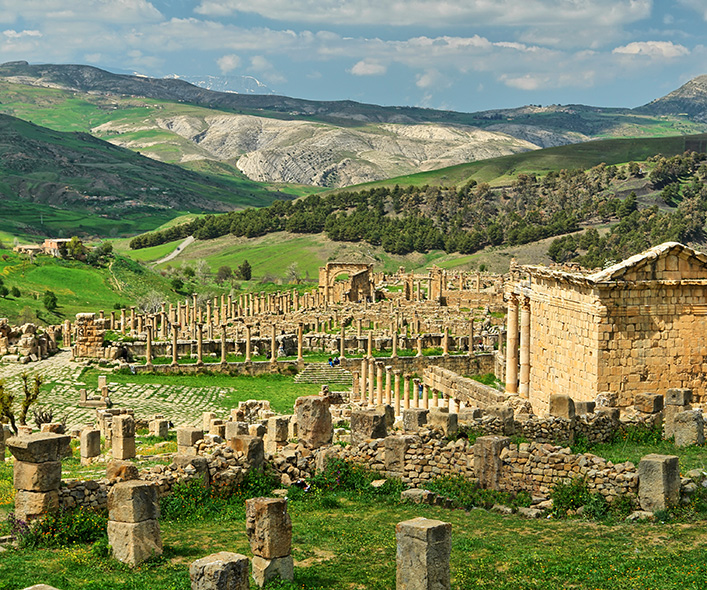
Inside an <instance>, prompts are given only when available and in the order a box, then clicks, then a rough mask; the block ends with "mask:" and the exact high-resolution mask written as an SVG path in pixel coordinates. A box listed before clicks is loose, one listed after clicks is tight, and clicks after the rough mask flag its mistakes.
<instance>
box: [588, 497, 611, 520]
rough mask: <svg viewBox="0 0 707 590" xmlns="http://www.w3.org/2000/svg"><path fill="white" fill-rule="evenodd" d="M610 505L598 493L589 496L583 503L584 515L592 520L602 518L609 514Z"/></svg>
mask: <svg viewBox="0 0 707 590" xmlns="http://www.w3.org/2000/svg"><path fill="white" fill-rule="evenodd" d="M609 510H610V506H609V503H608V502H607V501H606V498H605V497H604V496H602V495H601V494H599V493H594V494H591V495H590V496H589V500H587V503H586V504H585V505H584V516H586V517H587V518H591V519H592V520H603V519H604V518H606V517H607V516H608V515H609Z"/></svg>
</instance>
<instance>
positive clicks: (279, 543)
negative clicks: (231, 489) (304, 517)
mask: <svg viewBox="0 0 707 590" xmlns="http://www.w3.org/2000/svg"><path fill="white" fill-rule="evenodd" d="M245 510H246V513H245V527H246V534H247V535H248V541H249V542H250V548H251V551H252V552H253V555H258V556H260V557H264V558H265V559H272V558H274V557H285V556H287V555H289V554H290V552H291V549H292V520H291V519H290V515H289V514H288V513H287V500H285V499H284V498H251V499H249V500H246V503H245Z"/></svg>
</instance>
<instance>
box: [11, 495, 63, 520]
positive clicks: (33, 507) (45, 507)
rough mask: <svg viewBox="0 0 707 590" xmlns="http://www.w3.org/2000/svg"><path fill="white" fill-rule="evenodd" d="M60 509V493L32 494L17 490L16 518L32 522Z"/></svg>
mask: <svg viewBox="0 0 707 590" xmlns="http://www.w3.org/2000/svg"><path fill="white" fill-rule="evenodd" d="M58 509H59V492H57V491H56V490H52V491H50V492H30V491H27V490H17V493H16V494H15V517H16V518H18V519H20V520H31V519H33V518H37V517H38V516H41V515H42V514H46V513H47V512H53V511H55V510H58Z"/></svg>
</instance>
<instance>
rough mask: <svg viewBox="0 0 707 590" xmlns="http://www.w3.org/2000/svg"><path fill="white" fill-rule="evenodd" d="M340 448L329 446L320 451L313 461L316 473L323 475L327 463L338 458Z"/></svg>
mask: <svg viewBox="0 0 707 590" xmlns="http://www.w3.org/2000/svg"><path fill="white" fill-rule="evenodd" d="M340 448H341V447H337V446H331V447H325V448H323V449H320V450H319V452H318V453H317V454H316V458H315V460H314V469H315V471H316V473H324V472H325V471H326V469H327V466H328V465H329V463H330V462H331V461H332V460H334V459H337V458H338V457H339V449H340Z"/></svg>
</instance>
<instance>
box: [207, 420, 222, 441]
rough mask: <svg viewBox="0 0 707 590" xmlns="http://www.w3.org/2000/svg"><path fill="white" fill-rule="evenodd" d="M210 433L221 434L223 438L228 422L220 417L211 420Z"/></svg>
mask: <svg viewBox="0 0 707 590" xmlns="http://www.w3.org/2000/svg"><path fill="white" fill-rule="evenodd" d="M209 434H213V435H214V436H220V437H221V438H223V437H224V436H226V424H225V423H224V421H223V420H220V419H218V418H214V419H213V420H211V424H209Z"/></svg>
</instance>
